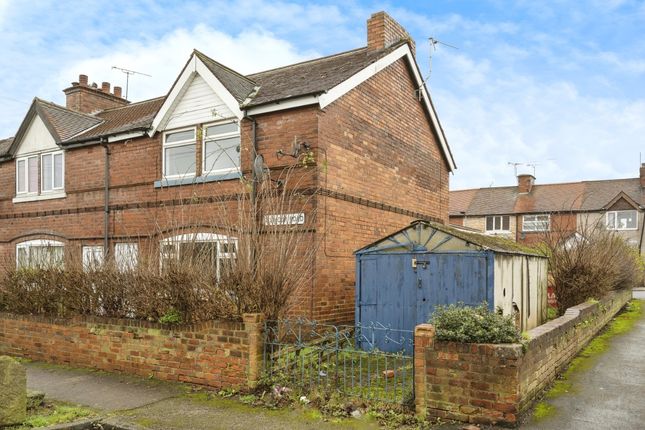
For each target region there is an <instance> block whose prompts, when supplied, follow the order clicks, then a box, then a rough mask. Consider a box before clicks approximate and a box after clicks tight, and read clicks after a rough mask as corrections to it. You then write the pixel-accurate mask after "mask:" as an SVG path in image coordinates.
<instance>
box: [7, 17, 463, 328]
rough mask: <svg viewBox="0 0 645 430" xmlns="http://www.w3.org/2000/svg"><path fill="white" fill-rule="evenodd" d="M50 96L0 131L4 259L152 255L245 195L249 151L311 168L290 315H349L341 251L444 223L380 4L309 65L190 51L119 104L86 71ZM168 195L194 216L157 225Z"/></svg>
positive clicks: (401, 48) (431, 113)
mask: <svg viewBox="0 0 645 430" xmlns="http://www.w3.org/2000/svg"><path fill="white" fill-rule="evenodd" d="M213 43H216V41H214V42H213ZM203 49H204V51H206V52H207V51H208V47H203ZM258 49H259V48H258ZM63 91H64V93H65V96H66V103H65V106H59V105H57V104H54V103H51V102H48V101H44V100H41V99H38V98H36V99H34V101H33V103H32V105H31V107H30V108H29V111H28V112H27V114H26V116H25V118H24V120H23V121H22V123H21V124H20V126H19V128H18V130H17V132H16V133H15V136H14V137H12V138H8V139H4V140H1V141H0V184H2V185H1V187H0V259H1V261H2V262H3V264H30V261H32V260H33V259H34V258H43V256H42V252H45V250H47V251H46V252H47V257H46V258H49V259H51V260H56V259H59V258H60V255H62V253H74V254H75V255H78V256H81V255H82V256H84V257H85V256H91V258H94V259H103V258H106V257H107V256H108V255H109V256H113V258H114V259H115V260H116V261H117V263H118V262H119V261H120V260H123V259H130V260H132V259H134V260H136V254H137V252H139V249H140V248H141V247H142V245H141V244H142V243H143V244H146V245H143V246H148V247H152V248H154V247H155V246H156V247H157V249H159V252H160V250H161V245H160V244H161V243H164V242H163V241H164V240H167V239H168V238H169V237H170V236H173V237H174V238H175V239H176V240H181V237H182V236H181V235H178V234H177V229H180V230H181V231H182V233H183V234H185V233H186V232H189V233H190V234H193V235H195V234H199V233H200V229H202V228H204V226H208V223H209V214H211V213H212V212H213V211H214V210H216V208H214V207H213V206H214V205H215V204H217V203H214V202H215V201H217V198H214V199H213V198H212V197H217V196H218V195H223V194H227V195H235V194H239V193H246V192H248V191H247V189H246V188H245V186H244V181H243V180H251V178H252V175H253V164H254V161H255V160H256V159H257V155H261V156H262V157H263V159H264V163H265V164H266V167H267V168H268V169H270V170H271V171H273V170H279V169H283V168H285V166H287V165H293V164H294V163H295V164H296V165H298V162H297V158H293V157H289V156H285V155H283V154H285V153H291V151H292V150H293V149H294V148H295V149H296V150H298V149H302V148H306V149H307V153H308V154H310V155H309V157H310V160H309V161H310V163H308V164H309V165H308V166H307V167H304V166H301V167H296V168H300V169H301V172H300V173H301V174H302V175H303V176H304V177H306V180H307V181H308V183H309V184H310V185H311V186H312V187H313V189H315V190H316V191H315V195H314V197H313V202H312V205H313V206H314V207H315V209H316V210H317V216H316V217H315V219H312V218H310V217H309V214H308V213H304V214H303V218H304V219H300V220H299V221H298V222H301V221H302V222H304V224H305V226H307V227H308V228H310V231H313V232H314V233H313V237H314V240H316V241H317V242H318V244H319V247H318V251H317V253H316V256H315V261H314V262H313V265H312V266H313V267H315V269H314V270H315V274H314V277H313V281H312V283H311V285H310V287H309V289H308V291H305V292H303V293H302V294H304V295H305V296H306V299H305V300H304V301H303V305H302V306H301V307H300V308H299V310H298V311H299V313H301V314H303V315H305V316H307V317H309V318H313V319H317V320H321V321H348V320H352V319H353V312H354V258H353V255H352V252H353V251H354V250H356V249H359V248H360V247H361V246H364V245H365V244H367V243H370V242H373V241H374V240H376V239H378V238H379V237H382V236H383V235H385V234H386V233H387V232H390V231H393V230H396V229H399V228H401V227H402V226H405V225H407V224H408V223H410V222H411V221H412V220H414V219H426V220H433V221H439V222H447V221H448V179H449V173H451V172H452V171H453V169H454V168H455V163H454V160H453V157H452V155H451V153H450V149H449V147H448V144H447V142H446V138H445V136H444V133H443V131H442V128H441V125H440V123H439V120H438V118H437V113H436V111H435V108H434V106H433V104H432V101H431V99H430V96H429V94H428V90H427V88H426V87H425V85H424V84H423V81H422V78H421V74H420V71H419V67H418V65H417V63H416V60H415V45H414V42H413V41H412V39H411V38H410V36H409V34H408V33H407V32H406V30H405V29H404V28H402V27H401V26H400V25H399V24H398V23H397V22H396V21H394V20H393V19H392V18H391V17H390V16H388V15H387V14H386V13H384V12H379V13H375V14H373V15H372V16H371V17H370V18H369V20H368V21H367V46H364V47H360V48H357V49H354V50H351V51H347V52H342V53H339V54H335V55H331V56H327V57H323V58H318V59H314V60H311V61H306V62H302V63H298V64H293V65H289V66H286V67H281V68H277V69H273V70H268V71H264V72H260V73H254V74H251V75H246V76H244V75H242V74H240V73H237V72H236V71H234V70H232V69H231V68H229V67H226V66H225V65H223V64H220V63H218V62H217V61H215V60H213V59H211V58H209V57H208V56H206V55H205V54H204V53H202V52H200V51H197V50H195V51H194V52H193V53H192V54H190V56H189V58H188V61H187V62H186V63H185V66H184V67H183V69H182V70H181V71H180V72H179V75H178V76H177V78H176V80H175V82H174V84H173V85H172V87H171V88H170V89H168V90H167V91H168V92H167V94H166V95H164V96H162V97H158V98H154V99H150V100H144V101H138V102H131V101H128V100H126V99H124V98H123V94H122V91H121V88H119V87H114V88H113V89H111V88H110V84H109V83H107V82H103V83H102V85H100V86H99V85H96V84H92V83H90V81H89V80H88V77H87V76H86V75H80V76H79V79H78V82H73V83H72V84H71V86H70V87H69V88H66V89H64V90H63ZM213 143H215V145H213ZM222 155H224V156H222ZM195 197H198V198H195ZM172 202H181V204H182V205H192V206H193V209H194V210H191V211H190V212H189V213H190V216H188V217H183V218H182V219H169V217H168V216H167V208H168V206H169V205H170V204H171V203H172ZM312 223H313V225H311V224H312ZM209 227H212V226H209ZM193 237H195V236H193ZM199 237H200V239H199V240H202V241H204V242H211V243H214V244H215V245H214V246H216V245H217V241H218V240H219V239H218V236H217V235H208V234H203V235H202V236H199ZM177 238H179V239H177ZM226 251H227V250H223V249H220V248H217V252H219V253H221V252H226ZM228 251H231V250H228ZM177 252H181V248H178V250H177ZM228 257H231V256H228ZM232 257H234V255H233V256H232Z"/></svg>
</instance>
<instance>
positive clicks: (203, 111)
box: [148, 54, 243, 136]
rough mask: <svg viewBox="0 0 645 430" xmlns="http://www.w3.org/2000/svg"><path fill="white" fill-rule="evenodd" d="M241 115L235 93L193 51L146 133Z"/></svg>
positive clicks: (240, 117)
mask: <svg viewBox="0 0 645 430" xmlns="http://www.w3.org/2000/svg"><path fill="white" fill-rule="evenodd" d="M242 116H243V114H242V111H241V110H240V104H239V103H238V101H237V100H235V97H233V95H232V94H231V93H230V92H229V91H228V90H227V89H226V87H224V85H222V83H221V82H220V81H219V80H218V79H217V77H215V75H214V74H213V73H212V72H211V71H210V70H209V69H208V67H206V65H205V64H204V63H203V62H202V61H201V60H200V59H199V58H197V56H196V55H195V54H193V55H192V56H191V57H190V60H189V61H188V63H187V64H186V66H185V67H184V69H183V70H182V72H181V74H180V75H179V77H178V78H177V81H176V82H175V84H174V85H173V87H172V88H171V89H170V93H169V94H168V97H166V101H164V103H163V105H162V106H161V109H159V112H157V115H156V116H155V118H154V120H153V121H152V128H151V129H150V130H149V131H148V134H149V135H150V136H152V135H153V134H154V133H155V132H157V131H159V130H168V129H171V128H178V127H185V126H190V125H195V124H199V123H208V122H213V121H219V120H222V119H227V118H237V119H238V120H241V119H242Z"/></svg>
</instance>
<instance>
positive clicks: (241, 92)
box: [194, 49, 257, 104]
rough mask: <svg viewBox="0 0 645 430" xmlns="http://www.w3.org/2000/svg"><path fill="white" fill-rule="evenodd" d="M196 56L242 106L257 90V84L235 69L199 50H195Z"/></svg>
mask: <svg viewBox="0 0 645 430" xmlns="http://www.w3.org/2000/svg"><path fill="white" fill-rule="evenodd" d="M194 52H195V55H196V56H197V57H198V58H199V59H200V60H202V62H203V63H204V64H205V65H206V67H208V70H210V71H211V72H212V73H213V74H214V75H215V77H216V78H217V79H218V80H219V81H220V82H221V83H222V85H224V86H225V87H226V89H227V90H228V91H229V92H230V93H231V95H232V96H233V97H235V100H237V101H238V102H239V103H240V104H241V103H242V102H244V100H246V98H247V97H248V96H249V95H250V94H251V93H252V92H253V90H255V87H256V86H257V85H256V83H255V82H253V81H252V80H250V79H249V78H247V77H245V76H243V75H241V74H239V73H237V72H236V71H235V70H233V69H229V68H228V67H226V66H224V65H223V64H221V63H218V62H217V61H215V60H213V59H212V58H210V57H208V56H206V55H204V54H202V53H201V52H199V51H198V50H196V49H195V50H194Z"/></svg>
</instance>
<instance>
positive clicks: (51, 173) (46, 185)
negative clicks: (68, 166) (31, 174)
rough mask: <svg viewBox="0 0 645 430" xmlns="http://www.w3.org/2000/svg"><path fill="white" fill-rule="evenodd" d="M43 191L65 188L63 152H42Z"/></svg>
mask: <svg viewBox="0 0 645 430" xmlns="http://www.w3.org/2000/svg"><path fill="white" fill-rule="evenodd" d="M40 165H41V166H42V168H41V171H42V176H41V178H42V191H43V192H48V191H55V190H62V189H63V153H62V152H57V153H52V154H42V155H41V156H40Z"/></svg>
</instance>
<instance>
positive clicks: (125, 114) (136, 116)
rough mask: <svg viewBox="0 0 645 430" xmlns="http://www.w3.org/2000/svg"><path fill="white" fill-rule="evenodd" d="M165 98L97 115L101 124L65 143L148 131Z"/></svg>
mask: <svg viewBox="0 0 645 430" xmlns="http://www.w3.org/2000/svg"><path fill="white" fill-rule="evenodd" d="M163 101H164V97H157V98H155V99H150V100H144V101H142V102H137V103H131V104H129V105H126V106H121V107H117V108H113V109H107V110H104V111H101V112H99V113H97V114H96V118H98V119H99V120H100V121H101V124H100V125H98V126H96V127H94V128H90V129H89V130H87V131H86V132H84V133H81V134H79V135H77V136H75V137H74V138H73V139H70V140H68V141H66V142H65V143H71V142H79V141H86V140H89V139H94V138H97V137H100V136H108V135H112V134H117V133H124V132H127V131H134V130H147V129H148V128H149V127H150V124H152V120H153V119H154V117H155V115H156V114H157V112H158V111H159V108H160V107H161V105H162V104H163Z"/></svg>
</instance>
